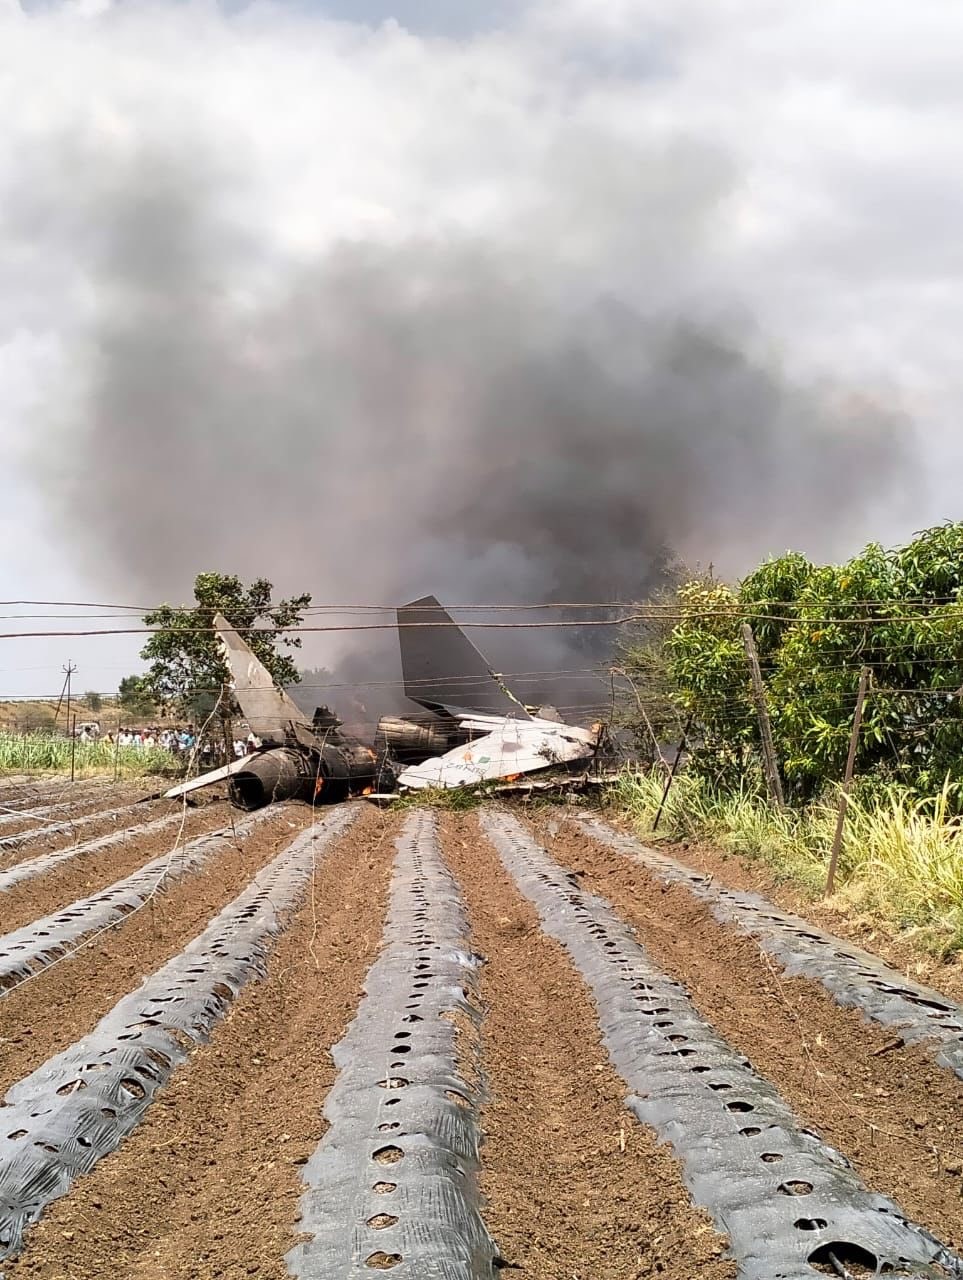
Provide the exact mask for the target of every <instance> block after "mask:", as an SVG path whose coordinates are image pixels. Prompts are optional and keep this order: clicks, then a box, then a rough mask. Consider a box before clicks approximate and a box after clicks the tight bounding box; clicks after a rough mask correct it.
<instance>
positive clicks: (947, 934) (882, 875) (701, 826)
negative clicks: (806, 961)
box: [611, 771, 963, 955]
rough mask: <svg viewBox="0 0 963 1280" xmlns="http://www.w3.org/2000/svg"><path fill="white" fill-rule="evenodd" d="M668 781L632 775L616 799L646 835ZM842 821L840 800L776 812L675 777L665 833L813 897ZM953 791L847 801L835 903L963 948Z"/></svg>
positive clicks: (962, 851) (937, 945)
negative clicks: (771, 874)
mask: <svg viewBox="0 0 963 1280" xmlns="http://www.w3.org/2000/svg"><path fill="white" fill-rule="evenodd" d="M661 794H662V779H661V778H660V777H657V776H655V775H652V774H641V773H636V772H634V771H629V772H626V774H625V775H624V776H623V778H622V779H621V780H620V782H619V783H618V784H617V785H616V786H615V787H614V788H613V791H612V794H611V800H612V802H613V803H614V804H615V805H616V806H617V807H618V808H619V809H621V810H622V811H623V812H627V813H628V814H629V815H630V816H631V818H632V820H633V822H634V823H635V825H636V827H637V828H638V830H639V832H640V833H641V834H643V835H650V834H651V825H652V820H653V818H654V815H655V812H656V809H657V807H658V803H659V800H660V798H661ZM835 823H836V804H835V799H834V798H830V802H828V803H819V804H814V805H811V806H809V807H808V808H806V809H803V810H798V811H797V810H787V811H785V812H779V811H778V810H776V809H774V808H773V807H772V806H771V805H769V804H768V803H766V802H765V801H764V800H762V799H760V798H759V796H758V795H757V794H755V793H754V792H750V791H749V790H745V791H737V792H713V791H711V790H710V789H709V788H707V787H706V786H704V785H703V784H701V783H700V782H699V780H698V779H696V778H694V777H691V776H687V775H683V776H681V777H680V778H678V779H677V780H676V783H675V786H674V788H673V790H672V792H671V793H670V796H669V802H668V804H667V806H666V810H665V813H664V815H663V818H662V822H661V824H660V827H661V830H662V831H663V832H664V833H667V834H673V835H685V836H689V837H693V838H699V839H705V840H709V841H710V842H712V843H714V844H717V845H718V846H719V847H721V848H723V849H726V850H728V851H729V852H731V853H736V854H741V855H742V856H744V857H746V858H751V859H759V860H760V861H762V862H765V863H766V864H767V866H769V867H771V868H772V869H773V870H774V871H775V872H776V873H777V874H778V875H780V876H782V877H784V878H785V879H787V880H792V881H794V882H795V883H797V884H799V885H801V886H802V887H803V888H805V889H806V890H807V891H808V892H809V893H811V894H812V895H813V896H815V895H817V894H819V893H821V892H822V890H823V887H824V885H825V882H826V869H827V864H828V859H829V850H830V847H831V845H832V839H833V830H834V828H835ZM960 834H961V829H960V826H959V825H958V823H957V820H956V819H955V818H954V816H953V815H952V813H951V811H950V808H949V804H948V795H947V793H946V792H944V793H942V794H941V795H938V796H935V797H931V798H928V799H923V800H920V799H916V798H914V797H912V796H911V795H909V794H908V793H907V792H906V791H905V790H902V789H900V788H897V787H889V788H886V789H884V790H881V791H880V790H878V791H876V792H875V793H868V794H867V795H866V796H865V797H862V798H861V797H859V796H857V797H855V798H853V799H852V800H851V801H850V805H849V811H848V816H847V822H846V828H845V833H844V838H843V847H842V852H841V855H840V864H839V876H838V879H837V893H836V895H835V897H836V900H837V902H838V904H839V905H840V906H845V907H848V908H851V909H853V910H856V911H862V912H866V913H868V914H869V915H871V916H874V917H875V918H877V919H879V920H882V921H885V922H886V923H887V924H889V925H890V926H892V927H895V928H896V929H897V930H900V931H905V932H907V933H911V934H913V935H914V938H915V940H916V941H917V942H918V943H919V945H921V946H922V947H924V948H925V949H926V950H928V951H931V952H936V953H937V954H940V955H949V954H951V953H952V952H955V951H957V950H960V949H961V948H963V844H961V843H960Z"/></svg>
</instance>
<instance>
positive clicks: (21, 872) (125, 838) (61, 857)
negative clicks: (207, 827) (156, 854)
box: [0, 810, 183, 893]
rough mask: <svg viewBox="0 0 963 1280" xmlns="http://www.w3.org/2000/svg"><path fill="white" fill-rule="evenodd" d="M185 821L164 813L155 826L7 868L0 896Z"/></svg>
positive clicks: (128, 829) (115, 833) (0, 875)
mask: <svg viewBox="0 0 963 1280" xmlns="http://www.w3.org/2000/svg"><path fill="white" fill-rule="evenodd" d="M182 821H183V814H182V813H181V812H180V811H179V810H177V811H175V812H174V813H165V814H164V816H163V817H161V818H155V819H154V820H153V821H152V822H142V823H140V824H139V825H137V826H136V827H124V828H123V829H122V830H121V831H111V832H110V833H109V834H108V835H106V836H97V837H96V838H95V839H93V840H85V841H83V843H82V844H72V845H68V846H67V848H66V849H56V850H55V851H54V852H53V853H41V854H38V855H37V857H35V858H27V859H26V860H25V861H24V862H18V863H16V864H15V865H14V866H12V867H8V868H7V870H6V871H0V893H6V892H7V890H8V889H12V888H13V887H14V885H17V884H22V883H23V881H24V880H32V879H34V877H36V876H42V875H46V873H47V872H48V871H52V870H53V869H54V867H59V866H60V864H61V863H62V862H69V861H70V860H71V859H72V858H81V857H83V856H84V854H87V853H98V852H99V851H100V850H101V849H109V848H111V846H113V845H115V844H129V843H130V842H131V841H132V840H139V839H140V838H141V837H143V836H150V835H155V834H156V833H157V832H158V831H163V830H165V829H166V828H167V827H173V826H175V825H177V824H179V823H180V822H182Z"/></svg>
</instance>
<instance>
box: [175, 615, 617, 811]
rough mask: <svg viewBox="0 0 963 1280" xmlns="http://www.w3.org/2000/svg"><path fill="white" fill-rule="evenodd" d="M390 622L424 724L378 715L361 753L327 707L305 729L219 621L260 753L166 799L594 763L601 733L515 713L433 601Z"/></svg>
mask: <svg viewBox="0 0 963 1280" xmlns="http://www.w3.org/2000/svg"><path fill="white" fill-rule="evenodd" d="M397 616H398V636H399V641H400V645H401V662H402V671H403V675H404V690H405V695H406V696H407V697H408V698H409V699H411V701H413V702H415V703H417V704H418V705H419V706H421V707H422V708H424V710H425V711H426V712H427V713H428V716H429V717H430V718H429V719H427V720H421V719H408V718H405V717H399V716H383V717H382V718H381V719H380V720H379V721H378V727H377V731H376V734H375V741H374V744H373V745H370V746H369V745H368V744H366V743H363V742H361V741H359V740H358V739H357V738H355V737H352V736H351V735H349V734H346V733H343V732H342V726H341V722H340V721H339V720H338V718H337V717H336V716H335V715H334V714H333V713H332V712H331V711H330V710H329V709H328V708H327V707H318V708H317V709H316V710H315V713H314V717H313V718H312V719H310V720H309V719H308V717H307V716H306V715H305V713H304V712H303V711H301V710H300V709H299V708H298V707H297V706H296V705H295V704H294V702H293V701H292V700H291V698H289V697H288V695H287V694H286V693H285V692H284V691H283V690H281V689H279V688H277V687H276V686H275V684H274V682H273V680H272V679H271V676H270V674H269V673H268V671H267V670H266V668H265V667H264V666H263V665H262V663H261V662H260V661H259V660H258V659H257V658H256V657H255V655H254V654H253V653H252V651H251V649H250V648H249V646H248V645H247V644H246V643H245V642H244V640H243V639H242V638H241V636H240V635H239V634H238V633H237V632H236V631H235V630H234V628H233V627H232V626H231V624H230V623H229V622H228V621H227V619H226V618H224V617H223V616H222V615H221V614H217V615H216V617H215V620H214V621H215V627H216V629H217V634H218V638H219V641H220V644H221V646H222V648H223V651H224V657H225V660H226V662H227V665H228V667H229V669H230V672H231V676H232V683H233V690H234V695H235V697H236V699H237V702H238V704H239V705H240V707H241V710H242V712H243V713H244V716H245V718H246V720H247V722H248V724H249V725H250V727H251V731H252V733H253V734H255V735H256V737H257V738H258V739H259V740H260V743H261V746H260V747H259V748H258V749H257V750H256V751H255V752H254V753H253V754H251V755H248V756H244V757H243V758H241V759H239V760H235V761H233V762H232V763H231V764H228V765H225V766H224V767H223V768H220V769H215V770H213V771H212V772H210V773H205V774H202V775H201V776H200V777H198V778H192V779H191V780H190V781H189V782H184V783H181V784H180V785H179V786H176V787H172V788H171V790H170V791H168V792H166V795H167V797H169V798H171V799H174V798H177V797H180V796H184V795H187V794H188V793H190V792H192V791H196V790H198V789H199V788H201V787H206V786H209V785H210V784H212V783H215V782H223V781H227V782H228V786H229V793H230V797H231V800H232V802H233V803H234V804H236V805H237V806H238V807H239V808H242V809H258V808H260V807H261V806H262V805H265V804H269V803H270V802H271V801H274V800H294V799H298V800H305V801H308V802H309V803H317V802H318V801H321V802H322V803H331V802H337V801H339V800H345V799H347V798H349V797H350V796H359V795H377V796H378V798H384V797H385V796H386V795H395V794H400V793H401V792H404V791H409V790H411V791H418V790H424V789H426V788H429V787H437V788H442V789H448V788H453V787H466V786H473V785H477V784H479V783H484V782H490V781H495V780H500V781H501V782H502V783H505V782H514V781H516V780H517V779H519V778H521V777H522V775H527V774H535V773H537V774H542V773H547V772H549V771H552V772H559V771H561V772H563V773H568V772H570V771H572V770H573V769H574V768H575V767H576V766H580V767H581V768H582V769H583V770H584V767H585V766H586V765H587V764H588V763H590V762H591V761H593V760H594V759H595V757H596V756H597V754H598V751H599V747H600V743H601V741H602V739H603V726H602V725H601V724H595V725H593V726H592V727H591V728H588V729H585V728H579V727H577V726H575V725H568V724H563V723H562V721H561V720H560V718H559V717H558V714H557V712H555V711H554V709H553V708H551V707H539V708H534V709H529V708H527V707H525V706H524V705H523V704H522V703H521V702H520V701H519V699H518V698H516V697H515V695H514V694H513V693H512V692H511V690H510V689H508V688H507V687H506V685H505V684H504V683H503V682H502V681H501V679H500V678H499V677H498V676H497V675H496V674H495V672H494V671H492V669H491V668H490V667H489V665H488V663H487V662H486V661H485V659H484V657H483V656H482V654H481V653H480V652H479V651H478V649H476V648H475V646H474V645H473V644H472V642H471V641H470V640H469V639H468V637H467V636H466V635H465V633H464V632H463V631H462V630H461V628H460V627H459V626H458V625H457V623H456V622H454V620H453V619H452V618H451V616H450V614H448V613H447V611H446V610H445V609H443V608H442V606H441V604H440V603H439V602H438V600H436V599H435V597H434V596H425V597H424V598H422V599H420V600H415V601H412V602H411V603H410V604H407V605H403V606H402V607H401V608H400V609H399V610H398V615H397Z"/></svg>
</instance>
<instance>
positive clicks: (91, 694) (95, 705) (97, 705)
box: [84, 689, 104, 711]
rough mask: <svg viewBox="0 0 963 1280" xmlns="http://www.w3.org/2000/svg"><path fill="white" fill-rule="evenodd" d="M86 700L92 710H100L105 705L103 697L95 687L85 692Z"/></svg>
mask: <svg viewBox="0 0 963 1280" xmlns="http://www.w3.org/2000/svg"><path fill="white" fill-rule="evenodd" d="M84 702H86V704H87V706H88V707H90V709H91V711H99V710H100V709H101V707H102V706H103V705H104V700H103V698H102V697H101V696H100V694H99V693H97V692H96V691H95V690H94V689H90V690H88V692H87V693H85V694H84Z"/></svg>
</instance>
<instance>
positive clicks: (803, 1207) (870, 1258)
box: [482, 811, 963, 1280]
mask: <svg viewBox="0 0 963 1280" xmlns="http://www.w3.org/2000/svg"><path fill="white" fill-rule="evenodd" d="M482 823H483V827H484V829H485V831H486V832H487V834H488V836H489V838H490V839H491V840H492V842H493V844H494V845H495V848H496V849H497V851H498V853H499V856H500V857H501V859H502V861H503V863H504V865H505V867H506V868H507V870H508V871H509V872H510V874H511V875H512V876H513V878H514V879H515V881H516V883H517V885H518V887H519V888H520V889H521V891H522V892H523V893H524V894H525V896H526V897H527V898H529V899H530V901H531V902H532V903H533V904H534V906H535V908H536V910H537V911H538V913H539V916H540V918H541V921H542V925H543V928H544V929H545V931H546V932H547V933H548V934H550V935H551V936H552V937H554V938H556V939H557V940H558V941H559V942H561V943H562V944H563V945H564V946H565V947H566V949H567V950H568V951H569V954H570V955H571V956H572V959H573V960H574V962H575V964H576V966H577V968H578V969H579V971H580V972H581V974H582V975H583V977H584V978H585V980H586V982H587V983H588V985H589V987H590V989H591V991H592V994H593V997H594V1000H595V1003H596V1006H597V1008H598V1011H599V1017H600V1021H601V1026H602V1032H603V1038H604V1042H605V1045H606V1048H607V1050H608V1052H609V1054H610V1056H611V1058H612V1061H613V1063H614V1064H615V1067H616V1069H617V1070H618V1071H619V1073H620V1074H621V1075H622V1077H623V1079H624V1080H625V1081H626V1082H627V1083H628V1085H629V1087H630V1088H631V1089H633V1090H634V1091H635V1094H634V1096H632V1097H630V1098H629V1100H628V1105H629V1107H630V1108H631V1109H632V1110H633V1111H634V1112H635V1114H636V1115H637V1116H638V1118H639V1119H640V1120H641V1121H643V1122H644V1123H645V1124H647V1125H650V1126H651V1127H652V1128H653V1129H655V1131H656V1132H657V1133H658V1134H659V1136H660V1137H661V1138H663V1139H664V1140H666V1141H668V1142H670V1143H671V1144H672V1147H673V1149H674V1151H675V1153H676V1155H677V1157H678V1158H679V1160H680V1161H681V1163H682V1166H683V1170H684V1173H685V1178H686V1181H687V1184H688V1186H689V1189H690V1191H691V1193H692V1196H693V1199H694V1200H695V1201H696V1203H698V1204H701V1205H703V1206H705V1208H706V1209H708V1211H709V1212H710V1213H711V1215H712V1217H713V1219H714V1220H715V1222H716V1224H717V1225H718V1227H719V1228H720V1230H722V1231H724V1232H726V1233H727V1234H728V1236H729V1239H730V1243H731V1253H732V1256H733V1257H734V1258H735V1260H736V1262H737V1265H738V1273H739V1276H740V1277H742V1280H810V1278H811V1277H813V1276H817V1275H827V1274H828V1275H841V1276H846V1275H853V1274H857V1273H858V1274H859V1275H873V1274H879V1275H891V1276H900V1277H920V1278H922V1277H927V1278H929V1277H944V1278H945V1277H963V1260H961V1259H960V1258H959V1257H958V1256H957V1255H955V1254H953V1253H951V1252H950V1250H948V1249H947V1248H946V1247H945V1246H944V1245H942V1244H941V1243H940V1242H939V1241H938V1240H937V1239H935V1237H933V1236H932V1235H930V1234H929V1233H928V1232H927V1231H925V1230H924V1229H923V1228H922V1227H919V1226H916V1225H915V1224H913V1223H911V1222H909V1221H908V1220H907V1219H906V1218H905V1217H904V1216H903V1214H902V1213H901V1212H900V1210H899V1209H898V1207H897V1206H896V1205H895V1204H894V1203H893V1202H892V1201H890V1200H888V1199H886V1198H885V1197H883V1196H880V1195H876V1194H875V1193H873V1192H872V1191H870V1190H868V1189H867V1188H866V1187H865V1186H864V1185H863V1184H862V1183H861V1182H860V1180H859V1178H858V1177H857V1175H856V1173H855V1172H854V1170H853V1169H852V1167H851V1166H850V1165H849V1163H848V1162H847V1161H846V1159H845V1158H844V1157H843V1156H842V1155H840V1153H839V1152H837V1151H835V1150H833V1148H832V1147H830V1146H828V1145H827V1144H826V1143H824V1142H823V1141H822V1140H821V1139H820V1138H819V1137H818V1136H817V1135H816V1134H815V1133H813V1132H811V1131H809V1130H807V1129H804V1128H802V1127H801V1126H800V1124H799V1122H798V1120H797V1119H796V1117H795V1116H794V1115H793V1113H792V1111H791V1110H790V1108H789V1107H788V1106H787V1104H786V1103H785V1102H784V1101H783V1100H782V1098H780V1096H779V1094H778V1093H777V1092H776V1090H775V1089H774V1088H773V1086H772V1085H771V1084H770V1083H769V1082H768V1081H766V1080H764V1079H762V1078H761V1077H759V1076H758V1075H756V1074H755V1072H754V1071H753V1070H752V1068H751V1066H750V1064H749V1062H748V1060H747V1059H746V1058H745V1057H743V1056H742V1055H740V1054H738V1053H736V1052H735V1050H733V1049H732V1048H731V1046H730V1045H728V1044H727V1043H726V1042H725V1041H724V1040H723V1039H722V1038H721V1037H720V1036H719V1035H718V1034H717V1033H716V1032H715V1031H714V1030H713V1028H712V1027H711V1026H710V1025H709V1024H708V1023H707V1022H705V1020H704V1019H702V1018H701V1017H700V1016H699V1014H698V1013H697V1012H696V1010H695V1009H694V1007H693V1005H692V1004H691V1002H690V1000H689V999H688V997H687V995H686V993H685V990H684V989H683V988H682V987H681V986H680V985H679V984H678V983H677V982H674V981H673V980H672V979H671V978H669V977H668V976H667V975H666V974H664V973H662V972H661V971H660V970H659V969H657V968H656V967H655V966H654V965H653V964H652V962H651V961H650V960H649V957H648V956H647V954H646V952H645V951H644V950H643V948H642V947H641V946H640V945H639V943H638V942H637V941H636V939H635V938H634V936H633V934H632V933H631V931H630V930H629V929H628V927H627V926H626V925H625V924H623V923H622V922H621V921H620V920H619V919H618V917H617V916H616V915H615V913H614V911H613V910H612V908H611V906H610V905H609V904H608V903H607V902H605V901H604V900H603V899H601V898H598V897H595V896H594V895H592V894H589V893H585V892H583V891H582V890H580V889H579V888H578V887H577V885H576V884H575V883H574V882H573V879H572V878H571V877H570V875H568V874H567V873H566V872H564V871H563V870H562V868H561V867H559V866H558V864H557V863H556V862H554V861H553V860H552V859H551V858H550V857H549V855H548V854H547V853H546V852H545V850H544V849H543V848H542V847H541V846H540V845H538V844H537V843H536V842H535V840H534V839H533V838H532V836H531V835H530V834H529V833H528V832H527V831H526V829H525V828H524V827H523V826H522V825H521V824H520V823H519V822H518V821H517V820H516V819H515V818H513V817H511V816H509V815H508V814H505V813H502V812H500V811H492V812H485V813H483V815H482Z"/></svg>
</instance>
